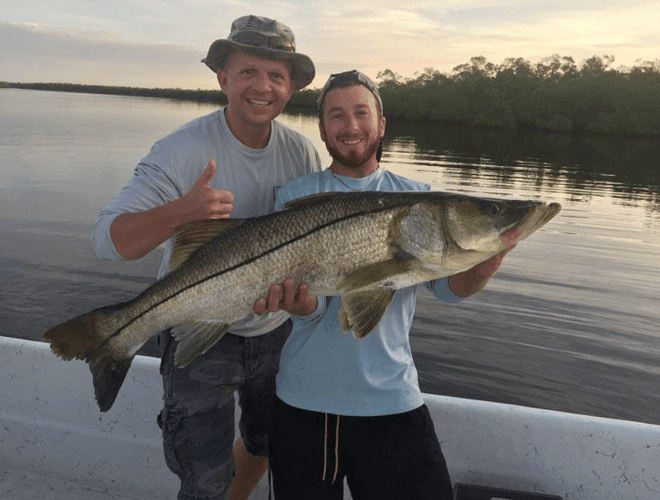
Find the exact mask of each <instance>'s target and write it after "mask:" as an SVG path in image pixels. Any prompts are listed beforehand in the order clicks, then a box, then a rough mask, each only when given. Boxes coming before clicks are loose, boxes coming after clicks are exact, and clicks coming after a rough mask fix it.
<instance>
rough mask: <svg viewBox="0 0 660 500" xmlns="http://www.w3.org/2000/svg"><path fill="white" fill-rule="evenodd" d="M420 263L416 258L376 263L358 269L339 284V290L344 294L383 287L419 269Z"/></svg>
mask: <svg viewBox="0 0 660 500" xmlns="http://www.w3.org/2000/svg"><path fill="white" fill-rule="evenodd" d="M418 264H419V261H417V260H416V259H415V258H414V257H412V256H411V257H410V258H399V257H394V258H392V259H388V260H384V261H381V262H376V263H375V264H369V265H367V266H364V267H361V268H359V269H356V270H355V271H353V272H352V273H351V274H349V275H348V276H344V278H343V279H342V280H341V281H340V282H339V284H338V285H337V288H338V289H339V290H342V291H344V292H352V291H356V290H363V289H365V288H374V287H376V286H379V285H382V284H383V283H384V282H386V281H387V280H389V279H392V278H394V277H396V276H399V275H402V274H406V273H408V272H410V271H412V270H413V269H417V268H418V267H419V265H418Z"/></svg>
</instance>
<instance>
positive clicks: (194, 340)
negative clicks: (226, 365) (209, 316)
mask: <svg viewBox="0 0 660 500" xmlns="http://www.w3.org/2000/svg"><path fill="white" fill-rule="evenodd" d="M228 329H229V325H225V324H224V323H218V322H217V321H195V322H193V323H186V324H182V325H176V326H174V327H172V331H171V333H172V336H173V337H174V338H175V340H176V341H177V343H178V344H177V346H176V352H175V353H174V364H175V365H176V366H177V367H179V368H183V367H184V366H186V365H188V364H189V363H190V362H191V361H192V360H193V359H195V358H196V357H197V356H201V355H202V354H204V353H206V352H207V351H208V350H209V349H210V348H211V347H213V346H214V345H215V343H216V342H217V341H218V340H220V339H221V338H222V337H223V336H224V334H225V333H227V330H228Z"/></svg>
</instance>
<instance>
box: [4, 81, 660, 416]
mask: <svg viewBox="0 0 660 500" xmlns="http://www.w3.org/2000/svg"><path fill="white" fill-rule="evenodd" d="M213 109H214V107H213V106H211V105H208V104H197V103H185V102H174V101H167V100H158V99H144V98H132V97H118V96H100V95H88V94H70V93H56V92H41V91H31V90H13V89H3V90H0V334H2V335H6V336H13V337H21V338H27V339H33V340H38V339H40V337H41V335H42V334H43V332H44V331H45V330H46V329H47V328H49V327H51V326H53V325H55V324H57V323H59V322H61V321H64V320H66V319H69V318H70V317H72V316H75V315H78V314H80V313H82V312H85V311H87V310H89V309H92V308H95V307H100V306H103V305H107V304H111V303H114V302H118V301H122V300H126V299H128V298H131V297H132V296H134V295H135V294H136V293H137V292H139V291H141V290H142V289H144V288H145V287H146V286H148V285H149V284H150V283H151V282H152V281H153V276H154V275H155V271H156V267H157V262H158V260H159V257H160V252H159V251H155V252H153V254H152V255H149V256H147V257H145V258H144V259H142V260H141V261H137V262H124V263H113V262H106V261H98V260H96V259H95V257H94V255H93V252H92V249H91V244H90V238H89V234H90V228H91V225H92V223H93V221H94V218H95V216H96V213H97V212H98V210H99V209H100V208H101V207H102V206H103V205H104V204H105V203H106V202H107V201H109V200H110V198H111V197H112V196H114V194H115V193H116V192H117V191H118V190H119V189H121V187H122V186H123V184H124V183H125V182H126V180H127V179H128V178H129V177H130V175H131V173H132V170H133V167H134V165H135V163H136V162H137V161H138V160H139V159H140V158H141V157H142V156H143V155H144V154H146V153H147V152H148V150H149V148H150V147H151V145H152V144H153V142H154V141H156V140H157V139H159V138H160V137H162V136H163V135H165V134H167V133H169V132H170V131H172V130H174V129H175V128H177V127H178V126H179V125H181V124H183V123H184V122H186V121H188V120H190V119H192V118H194V117H197V116H200V115H202V114H206V113H209V112H211V111H213ZM281 119H282V121H283V122H285V123H287V124H289V125H291V126H292V127H294V128H296V129H298V130H300V131H301V132H303V133H305V134H306V135H307V136H308V137H310V139H312V140H313V141H314V143H315V145H316V146H317V149H318V150H319V152H320V153H321V155H322V157H323V158H324V163H325V165H329V156H328V155H327V153H326V151H325V148H324V146H323V144H322V142H321V141H320V139H319V137H318V126H317V122H316V118H315V117H313V116H305V115H296V114H287V115H283V116H282V118H281ZM383 166H384V167H386V168H389V169H391V170H393V171H395V172H397V173H401V174H404V175H407V176H409V177H413V178H416V179H421V180H424V181H427V182H430V183H432V184H433V185H434V187H435V188H436V189H438V190H445V191H455V192H462V193H470V194H477V195H487V196H499V197H509V198H536V199H542V200H546V201H557V202H560V203H561V204H562V205H563V210H562V212H561V213H560V214H559V216H557V217H556V218H555V219H554V220H553V221H552V222H551V223H549V224H548V225H547V226H546V227H545V228H543V229H542V230H540V231H539V232H537V233H535V234H534V235H533V236H532V237H530V238H529V239H528V240H525V241H524V242H522V243H521V244H520V245H519V246H518V247H517V248H516V249H515V251H513V252H512V253H511V254H509V256H507V258H506V260H505V262H504V265H503V267H502V269H501V271H500V273H499V274H498V275H497V276H496V277H495V278H494V279H493V280H492V281H491V283H490V284H489V286H488V287H487V288H486V289H485V290H484V291H483V292H482V293H480V294H478V295H476V296H474V297H472V298H470V299H468V300H466V301H464V302H463V303H462V304H460V305H452V306H440V305H438V303H437V302H435V301H434V300H433V299H431V298H430V297H429V296H428V295H426V294H422V295H421V296H420V299H419V302H418V307H417V313H416V319H415V323H414V326H413V332H412V334H411V343H412V346H413V350H414V353H415V357H416V361H417V365H418V369H419V373H420V384H421V386H422V389H423V390H424V391H426V392H432V393H437V394H447V395H453V396H462V397H469V398H477V399H485V400H491V401H500V402H507V403H514V404H521V405H526V406H534V407H540V408H548V409H555V410H563V411H570V412H575V413H584V414H590V415H597V416H604V417H615V418H627V419H631V420H637V421H642V422H650V423H656V424H658V423H660V417H659V416H658V415H660V391H659V390H658V388H659V387H660V301H659V296H660V146H659V145H658V143H657V142H655V141H646V140H612V139H609V138H606V139H602V138H582V139H574V138H573V139H571V137H567V136H564V135H548V134H545V135H544V134H515V133H510V132H483V131H474V130H463V129H456V128H447V127H440V126H435V125H428V124H427V125H423V126H419V125H410V124H400V123H390V124H389V126H388V131H387V134H386V144H385V152H384V156H383ZM153 352H154V351H153V345H151V346H148V347H147V349H146V351H145V353H147V354H149V353H153ZM90 383H91V382H90Z"/></svg>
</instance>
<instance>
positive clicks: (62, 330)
mask: <svg viewBox="0 0 660 500" xmlns="http://www.w3.org/2000/svg"><path fill="white" fill-rule="evenodd" d="M116 309H117V307H106V308H102V309H97V310H95V311H91V312H89V313H87V314H83V315H82V316H78V317H77V318H74V319H72V320H69V321H66V322H65V323H62V324H60V325H58V326H55V327H53V328H51V329H50V330H48V331H47V332H46V333H45V334H44V336H43V338H44V340H46V341H49V342H50V348H51V350H52V351H53V353H54V354H56V355H57V356H59V357H60V358H62V359H66V360H70V359H80V360H83V361H87V364H88V365H89V369H90V371H91V372H92V377H93V382H94V393H95V396H96V402H97V403H98V405H99V408H100V409H101V411H108V410H109V409H110V407H111V406H112V404H113V403H114V401H115V399H116V397H117V394H118V393H119V389H120V388H121V386H122V384H123V382H124V379H125V378H126V374H127V372H128V369H129V368H130V366H131V362H132V361H133V357H131V358H128V359H116V358H115V357H114V356H113V353H112V352H111V350H110V348H109V346H108V343H107V342H106V339H107V337H108V335H107V333H106V334H105V335H104V333H105V332H103V331H100V330H99V328H98V327H97V325H98V324H99V320H100V319H103V318H104V317H107V316H108V315H111V314H112V312H113V310H116Z"/></svg>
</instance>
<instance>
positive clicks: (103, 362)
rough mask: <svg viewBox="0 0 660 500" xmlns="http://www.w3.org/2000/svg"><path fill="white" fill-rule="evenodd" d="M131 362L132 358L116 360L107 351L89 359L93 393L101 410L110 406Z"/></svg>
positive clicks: (106, 409) (105, 409)
mask: <svg viewBox="0 0 660 500" xmlns="http://www.w3.org/2000/svg"><path fill="white" fill-rule="evenodd" d="M132 362H133V358H129V359H122V360H116V359H114V358H113V357H112V356H109V355H108V354H107V353H102V354H101V355H100V356H98V357H97V358H96V359H94V360H90V361H89V369H90V371H91V372H92V379H93V382H94V395H95V396H96V403H97V404H98V405H99V408H100V410H101V411H108V410H109V409H110V408H111V407H112V405H113V403H114V402H115V399H117V394H119V389H121V386H122V384H123V383H124V379H125V378H126V374H127V373H128V369H129V368H130V367H131V363H132Z"/></svg>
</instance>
